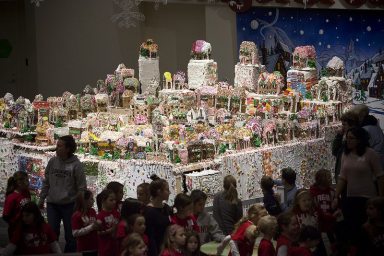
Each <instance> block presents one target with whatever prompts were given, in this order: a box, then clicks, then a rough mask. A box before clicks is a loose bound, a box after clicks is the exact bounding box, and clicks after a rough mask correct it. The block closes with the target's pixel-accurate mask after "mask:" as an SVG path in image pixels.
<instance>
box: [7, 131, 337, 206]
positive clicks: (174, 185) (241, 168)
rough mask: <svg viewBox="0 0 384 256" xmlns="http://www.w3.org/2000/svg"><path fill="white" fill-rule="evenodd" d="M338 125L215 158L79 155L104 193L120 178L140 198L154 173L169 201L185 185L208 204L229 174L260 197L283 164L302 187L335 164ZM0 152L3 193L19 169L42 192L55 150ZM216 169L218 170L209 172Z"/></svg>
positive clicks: (247, 193) (246, 195)
mask: <svg viewBox="0 0 384 256" xmlns="http://www.w3.org/2000/svg"><path fill="white" fill-rule="evenodd" d="M339 128H340V124H334V125H331V126H325V127H324V128H323V130H322V131H321V133H322V138H319V139H313V140H306V141H296V142H292V143H288V144H284V145H277V146H264V147H260V148H256V149H249V150H246V151H242V152H235V153H231V152H227V153H225V154H223V155H221V156H220V157H218V158H216V159H214V160H206V161H203V162H199V163H193V164H186V165H183V164H172V163H168V162H158V161H148V160H138V159H131V160H123V159H117V160H113V161H112V160H99V159H95V158H92V157H87V156H85V155H79V158H80V160H81V161H82V162H83V164H84V168H85V172H86V176H87V181H88V186H89V187H90V189H91V190H93V191H95V192H100V191H101V190H102V189H103V187H104V186H105V185H106V184H107V183H108V182H110V181H118V182H121V183H122V184H124V189H125V195H124V196H125V197H136V187H137V185H139V184H140V183H142V182H150V181H151V180H150V178H149V177H150V176H151V175H152V174H154V173H156V174H157V175H158V176H159V177H162V178H164V179H166V180H167V181H168V182H169V184H170V191H171V196H170V203H171V204H172V202H173V198H174V197H175V195H176V194H177V193H179V192H182V191H183V189H184V188H186V189H188V190H193V189H202V190H203V191H205V192H206V193H207V194H208V203H207V205H208V206H209V205H210V204H211V203H212V198H213V195H214V194H215V193H216V192H218V191H220V190H221V189H222V181H223V177H224V176H225V175H227V174H231V175H233V176H234V177H235V178H236V179H237V181H238V186H237V189H238V192H239V197H240V198H241V199H242V200H248V199H253V198H259V197H262V192H261V189H260V186H259V181H260V179H261V177H262V176H263V175H270V176H272V177H274V178H278V177H279V175H280V174H279V170H280V169H282V168H284V167H292V168H293V169H295V170H296V171H297V173H298V178H297V185H298V186H299V187H301V186H304V187H308V186H309V185H310V184H311V183H312V182H313V177H314V173H315V172H316V171H317V170H319V169H320V168H327V169H330V170H332V169H333V167H334V157H333V156H332V153H331V142H332V139H333V138H334V136H335V133H336V131H337V129H339ZM0 152H1V157H0V159H1V161H0V174H1V179H0V188H1V194H2V195H4V192H5V189H6V183H7V177H9V176H11V175H12V173H13V172H15V171H17V170H24V171H27V172H28V173H29V175H30V179H31V187H32V188H33V190H34V191H35V192H36V193H38V192H39V190H40V188H41V184H42V179H43V176H44V168H45V166H46V164H47V163H48V161H49V159H50V158H51V157H52V156H53V155H54V154H55V153H54V152H52V151H51V152H49V151H48V152H44V151H32V150H31V149H29V148H27V147H20V145H17V144H16V145H15V144H14V143H12V142H11V141H9V140H8V139H1V140H0ZM212 169H214V170H216V172H209V170H212ZM194 171H195V172H198V173H197V175H190V174H191V173H193V172H194ZM1 200H4V198H1Z"/></svg>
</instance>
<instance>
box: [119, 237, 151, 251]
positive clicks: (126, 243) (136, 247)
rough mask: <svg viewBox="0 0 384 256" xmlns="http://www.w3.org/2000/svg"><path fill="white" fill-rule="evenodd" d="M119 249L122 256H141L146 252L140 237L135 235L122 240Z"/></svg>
mask: <svg viewBox="0 0 384 256" xmlns="http://www.w3.org/2000/svg"><path fill="white" fill-rule="evenodd" d="M121 247H122V250H123V253H122V255H124V256H143V255H145V252H146V250H147V246H146V245H145V243H144V241H143V238H142V236H141V235H140V234H137V233H132V234H130V235H129V236H127V237H126V238H124V240H123V242H122V243H121Z"/></svg>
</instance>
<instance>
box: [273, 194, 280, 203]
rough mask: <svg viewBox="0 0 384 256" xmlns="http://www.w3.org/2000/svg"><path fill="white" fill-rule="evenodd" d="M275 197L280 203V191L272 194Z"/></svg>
mask: <svg viewBox="0 0 384 256" xmlns="http://www.w3.org/2000/svg"><path fill="white" fill-rule="evenodd" d="M273 196H274V197H275V199H276V201H277V202H278V203H279V204H280V203H281V194H280V193H276V194H274V195H273Z"/></svg>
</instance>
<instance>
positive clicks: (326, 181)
mask: <svg viewBox="0 0 384 256" xmlns="http://www.w3.org/2000/svg"><path fill="white" fill-rule="evenodd" d="M320 180H321V185H323V186H324V187H329V186H331V185H332V176H331V173H330V172H326V173H325V174H324V175H323V176H322V177H321V179H320Z"/></svg>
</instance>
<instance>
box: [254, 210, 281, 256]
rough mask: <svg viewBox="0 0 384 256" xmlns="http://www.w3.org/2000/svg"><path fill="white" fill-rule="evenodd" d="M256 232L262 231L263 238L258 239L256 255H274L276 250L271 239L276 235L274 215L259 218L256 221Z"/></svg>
mask: <svg viewBox="0 0 384 256" xmlns="http://www.w3.org/2000/svg"><path fill="white" fill-rule="evenodd" d="M257 230H258V232H261V233H263V238H262V239H261V241H260V244H259V248H258V251H257V255H259V256H275V254H276V251H275V247H274V246H273V244H272V242H271V240H272V239H273V237H274V236H275V235H276V231H277V220H276V218H275V217H273V216H270V215H267V216H264V217H262V218H260V220H259V222H257Z"/></svg>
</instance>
